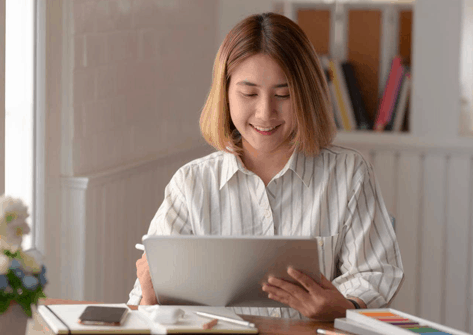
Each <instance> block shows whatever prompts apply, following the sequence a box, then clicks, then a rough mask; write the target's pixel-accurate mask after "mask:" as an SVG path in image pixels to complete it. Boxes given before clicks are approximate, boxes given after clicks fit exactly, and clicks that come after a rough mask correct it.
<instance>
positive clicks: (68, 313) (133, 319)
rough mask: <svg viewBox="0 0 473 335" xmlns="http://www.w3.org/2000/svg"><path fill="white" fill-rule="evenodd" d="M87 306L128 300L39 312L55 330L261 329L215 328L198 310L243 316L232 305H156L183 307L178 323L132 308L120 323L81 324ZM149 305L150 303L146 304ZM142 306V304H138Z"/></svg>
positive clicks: (247, 330) (177, 331)
mask: <svg viewBox="0 0 473 335" xmlns="http://www.w3.org/2000/svg"><path fill="white" fill-rule="evenodd" d="M88 306H108V307H126V308H128V306H127V305H126V304H94V305H81V304H74V305H39V306H38V313H39V315H40V316H41V317H42V318H43V319H44V321H45V322H46V324H47V325H48V327H49V328H51V330H52V331H53V332H54V334H69V330H68V329H70V334H98V333H100V334H170V333H174V334H186V333H187V334H189V333H192V334H195V333H227V334H232V333H233V334H242V333H249V334H257V333H258V329H257V328H253V327H245V326H241V325H236V324H232V323H228V322H223V321H222V322H218V323H217V324H216V325H215V326H214V327H213V328H212V329H204V328H203V327H202V326H203V324H205V323H208V322H209V321H210V320H209V319H207V318H202V317H200V316H198V315H196V314H194V312H195V311H201V312H207V313H212V314H217V315H222V316H226V317H229V318H232V319H237V320H243V319H242V318H241V317H240V316H238V315H237V314H236V313H234V312H233V311H232V310H231V309H228V308H225V307H209V306H156V307H158V308H159V310H163V313H164V312H166V311H167V310H169V309H171V308H173V309H175V308H176V307H178V308H180V309H182V310H184V312H185V314H184V316H183V317H182V318H181V319H179V320H178V321H177V322H176V323H175V324H161V323H157V322H153V319H152V315H151V314H149V313H146V312H144V311H143V310H137V311H132V310H131V309H130V310H129V314H128V316H127V317H126V318H125V320H124V321H123V324H122V325H121V326H99V325H93V326H92V325H82V324H80V323H78V322H77V320H78V318H79V316H80V315H81V314H82V312H83V311H84V310H85V308H86V307H88ZM146 307H148V306H146ZM138 308H139V307H138Z"/></svg>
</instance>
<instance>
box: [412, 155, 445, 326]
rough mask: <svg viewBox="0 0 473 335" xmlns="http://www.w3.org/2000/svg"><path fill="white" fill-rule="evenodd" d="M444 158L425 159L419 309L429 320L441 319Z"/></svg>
mask: <svg viewBox="0 0 473 335" xmlns="http://www.w3.org/2000/svg"><path fill="white" fill-rule="evenodd" d="M446 173H447V161H446V155H441V154H427V155H426V156H425V159H424V174H423V186H424V187H423V190H422V203H421V206H422V220H421V225H422V226H421V227H422V228H421V231H422V233H421V235H420V240H419V243H421V264H420V268H419V271H420V282H421V283H422V284H421V286H420V292H419V293H420V297H419V299H420V310H419V311H418V312H419V315H420V316H421V317H423V318H426V319H429V320H442V314H441V313H442V304H443V303H444V301H443V299H442V290H443V289H444V276H445V214H446V213H445V208H446V206H445V201H446V196H445V188H446V186H447V179H446Z"/></svg>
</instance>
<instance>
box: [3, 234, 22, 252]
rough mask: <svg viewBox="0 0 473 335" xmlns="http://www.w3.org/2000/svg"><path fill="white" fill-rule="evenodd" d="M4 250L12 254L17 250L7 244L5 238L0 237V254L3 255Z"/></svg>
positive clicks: (15, 247) (15, 246)
mask: <svg viewBox="0 0 473 335" xmlns="http://www.w3.org/2000/svg"><path fill="white" fill-rule="evenodd" d="M4 250H8V251H10V252H11V253H12V254H14V253H15V252H16V251H17V250H18V246H17V245H13V244H10V243H8V241H7V237H6V236H0V253H1V254H3V251H4Z"/></svg>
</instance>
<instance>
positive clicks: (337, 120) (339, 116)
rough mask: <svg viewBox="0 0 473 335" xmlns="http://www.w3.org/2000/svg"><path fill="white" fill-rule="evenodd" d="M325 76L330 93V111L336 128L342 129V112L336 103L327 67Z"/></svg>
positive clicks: (330, 74) (330, 75)
mask: <svg viewBox="0 0 473 335" xmlns="http://www.w3.org/2000/svg"><path fill="white" fill-rule="evenodd" d="M325 76H326V78H327V85H328V89H329V93H330V100H331V102H332V113H333V118H334V120H335V124H336V125H337V129H343V124H342V114H341V112H340V108H339V106H338V103H337V97H336V94H335V88H334V86H333V81H332V73H331V71H330V70H329V69H326V70H325Z"/></svg>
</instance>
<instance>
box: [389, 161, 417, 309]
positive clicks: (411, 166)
mask: <svg viewBox="0 0 473 335" xmlns="http://www.w3.org/2000/svg"><path fill="white" fill-rule="evenodd" d="M397 166H398V170H397V172H396V173H397V181H398V186H397V187H398V193H397V199H396V202H397V208H396V236H397V239H398V243H399V248H400V249H401V256H402V263H403V266H404V276H405V277H404V283H403V284H402V286H401V289H400V290H399V292H398V295H397V297H396V298H395V300H394V303H393V305H392V307H393V308H396V309H399V310H402V311H405V312H407V313H413V314H415V313H416V300H417V292H418V290H419V286H418V280H417V278H418V267H419V265H420V258H419V256H420V252H419V251H420V250H419V249H420V248H419V246H420V244H419V238H420V235H419V200H420V199H421V197H420V191H421V183H420V180H421V177H422V162H421V157H420V156H419V155H418V154H416V153H410V152H404V153H402V154H401V155H400V157H399V162H398V165H397Z"/></svg>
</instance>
